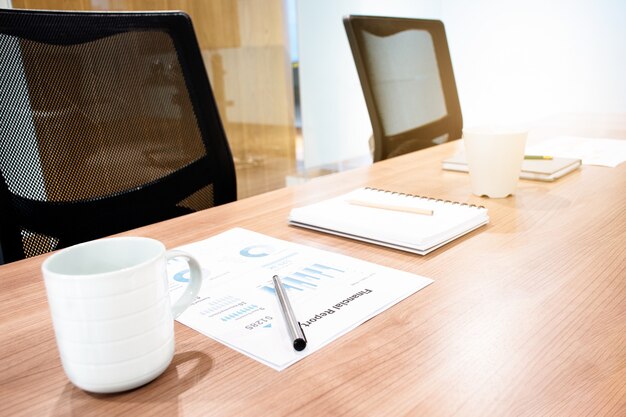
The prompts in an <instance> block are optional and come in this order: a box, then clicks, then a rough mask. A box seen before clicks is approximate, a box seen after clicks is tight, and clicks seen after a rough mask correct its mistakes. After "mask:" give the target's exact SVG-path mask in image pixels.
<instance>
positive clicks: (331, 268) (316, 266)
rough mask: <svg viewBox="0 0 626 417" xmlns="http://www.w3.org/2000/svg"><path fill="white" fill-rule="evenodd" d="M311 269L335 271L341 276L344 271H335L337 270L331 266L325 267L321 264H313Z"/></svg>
mask: <svg viewBox="0 0 626 417" xmlns="http://www.w3.org/2000/svg"><path fill="white" fill-rule="evenodd" d="M311 267H312V268H317V269H324V270H326V271H335V272H341V273H342V274H343V273H344V272H346V271H342V270H341V269H337V268H333V267H332V266H326V265H322V264H313V265H311Z"/></svg>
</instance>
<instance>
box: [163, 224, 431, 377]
mask: <svg viewBox="0 0 626 417" xmlns="http://www.w3.org/2000/svg"><path fill="white" fill-rule="evenodd" d="M178 249H180V250H184V251H186V252H188V253H190V254H192V255H194V257H196V258H197V259H198V261H199V262H200V263H201V265H202V269H203V276H204V281H203V285H202V289H201V290H200V294H199V296H198V298H197V299H196V301H195V302H194V303H193V304H192V305H191V306H190V307H189V308H188V309H187V310H186V311H185V312H184V313H183V314H182V315H181V316H180V317H179V318H178V319H177V320H178V321H179V322H180V323H182V324H185V325H187V326H189V327H191V328H193V329H195V330H197V331H199V332H201V333H203V334H205V335H207V336H209V337H211V338H213V339H215V340H217V341H219V342H221V343H223V344H225V345H227V346H230V347H231V348H233V349H235V350H237V351H239V352H241V353H244V354H245V355H247V356H249V357H251V358H254V359H256V360H258V361H259V362H261V363H264V364H266V365H268V366H270V367H272V368H274V369H276V370H279V371H280V370H283V369H285V368H286V367H288V366H289V365H291V364H293V363H295V362H296V361H298V360H300V359H302V358H304V357H306V356H308V355H309V354H311V353H313V352H315V351H316V350H318V349H320V348H321V347H323V346H324V345H326V344H328V343H330V342H332V341H333V340H335V339H337V338H338V337H339V336H341V335H343V334H345V333H347V332H348V331H350V330H351V329H353V328H355V327H357V326H358V325H360V324H361V323H363V322H365V321H366V320H368V319H370V318H372V317H374V316H375V315H377V314H378V313H380V312H382V311H384V310H386V309H387V308H389V307H391V306H392V305H394V304H396V303H398V302H399V301H401V300H403V299H404V298H406V297H408V296H409V295H411V294H413V293H415V292H417V291H419V290H420V289H422V288H424V287H425V286H427V285H428V284H430V283H432V282H433V280H432V279H429V278H426V277H423V276H419V275H415V274H411V273H408V272H403V271H399V270H395V269H392V268H387V267H384V266H381V265H376V264H373V263H370V262H366V261H362V260H359V259H355V258H351V257H348V256H344V255H340V254H337V253H333V252H328V251H323V250H320V249H315V248H311V247H307V246H303V245H299V244H295V243H291V242H287V241H283V240H279V239H275V238H272V237H269V236H266V235H262V234H259V233H256V232H252V231H249V230H246V229H241V228H235V229H231V230H229V231H226V232H224V233H221V234H219V235H216V236H213V237H211V238H208V239H206V240H203V241H200V242H195V243H192V244H189V245H185V246H181V247H180V248H178ZM168 273H169V277H170V278H169V285H170V295H171V297H172V299H175V298H176V297H178V296H179V295H180V292H181V291H183V290H184V286H185V282H186V280H187V279H188V273H189V271H188V270H187V266H186V263H185V262H184V261H182V260H172V261H169V262H168ZM274 274H278V275H279V276H280V277H281V279H282V280H283V284H284V285H285V287H286V288H287V293H288V296H289V298H290V301H291V304H292V307H293V310H294V313H295V316H296V317H297V319H298V320H299V321H300V323H301V324H302V328H303V330H304V334H305V336H306V338H307V347H306V349H304V350H303V351H301V352H297V351H295V350H294V349H293V347H292V344H291V341H290V338H289V334H288V332H287V328H286V325H285V321H284V318H283V316H282V312H281V310H280V306H279V303H278V299H277V297H276V294H275V292H274V287H273V284H272V276H273V275H274Z"/></svg>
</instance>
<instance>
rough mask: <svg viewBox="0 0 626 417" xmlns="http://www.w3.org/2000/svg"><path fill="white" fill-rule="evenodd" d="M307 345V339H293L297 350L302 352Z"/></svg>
mask: <svg viewBox="0 0 626 417" xmlns="http://www.w3.org/2000/svg"><path fill="white" fill-rule="evenodd" d="M305 347H306V340H304V339H300V338H298V339H296V340H294V341H293V348H294V349H295V350H297V351H298V352H300V351H301V350H304V348H305Z"/></svg>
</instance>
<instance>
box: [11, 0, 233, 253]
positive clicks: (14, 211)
mask: <svg viewBox="0 0 626 417" xmlns="http://www.w3.org/2000/svg"><path fill="white" fill-rule="evenodd" d="M0 51H1V52H0V66H1V67H2V73H3V74H2V75H1V76H0V84H1V86H2V91H3V93H2V98H1V99H0V101H1V103H0V104H1V106H0V108H1V109H2V119H1V122H0V125H1V128H2V130H1V132H0V174H1V175H0V245H1V247H2V251H3V256H4V261H5V262H10V261H14V260H18V259H22V258H24V257H29V256H33V255H37V254H41V253H45V252H48V251H51V250H54V249H58V248H62V247H65V246H69V245H73V244H76V243H79V242H83V241H87V240H91V239H95V238H99V237H103V236H107V235H111V234H114V233H118V232H121V231H125V230H129V229H133V228H136V227H140V226H143V225H147V224H151V223H155V222H158V221H161V220H165V219H169V218H172V217H176V216H179V215H182V214H186V213H191V212H194V211H197V210H201V209H205V208H208V207H211V206H215V205H219V204H223V203H227V202H230V201H234V200H235V199H236V196H237V189H236V179H235V169H234V164H233V158H232V155H231V151H230V148H229V145H228V142H227V140H226V135H225V133H224V129H223V126H222V123H221V121H220V117H219V114H218V110H217V107H216V104H215V101H214V97H213V93H212V90H211V87H210V84H209V80H208V77H207V74H206V70H205V67H204V64H203V61H202V56H201V54H200V50H199V47H198V43H197V40H196V37H195V34H194V30H193V27H192V24H191V21H190V19H189V17H188V16H187V15H186V14H184V13H180V12H151V13H144V12H141V13H96V12H48V11H30V10H1V11H0Z"/></svg>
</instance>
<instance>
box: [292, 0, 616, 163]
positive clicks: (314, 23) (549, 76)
mask: <svg viewBox="0 0 626 417" xmlns="http://www.w3.org/2000/svg"><path fill="white" fill-rule="evenodd" d="M345 14H375V15H376V14H380V15H389V16H407V17H421V18H435V19H441V20H443V21H444V24H445V26H446V32H447V35H448V41H449V44H450V50H451V55H452V63H453V66H454V71H455V77H456V81H457V87H458V90H459V97H460V100H461V108H462V111H463V119H464V124H465V125H466V126H470V125H477V124H482V123H491V122H498V123H516V124H519V123H526V122H529V123H532V122H533V121H536V120H539V119H542V118H545V117H550V116H552V115H555V114H562V113H571V112H584V113H588V112H602V113H606V112H621V113H626V76H625V74H626V0H472V1H467V0H424V1H415V0H413V1H411V0H393V1H392V0H389V1H376V0H369V1H365V0H336V1H334V0H317V1H315V0H297V19H298V21H297V23H298V36H299V44H298V46H299V55H300V84H301V102H302V123H303V138H304V158H305V167H307V168H308V167H315V166H319V165H322V164H327V163H333V162H337V161H342V160H346V159H351V158H355V157H360V156H363V155H366V154H367V153H368V146H367V139H368V137H369V135H370V134H371V125H370V122H369V117H368V115H367V110H366V107H365V101H364V99H363V94H362V92H361V87H360V84H359V81H358V76H357V73H356V69H355V67H354V61H353V59H352V54H351V52H350V48H349V45H348V41H347V38H346V35H345V31H344V28H343V24H342V21H341V18H342V16H343V15H345Z"/></svg>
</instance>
